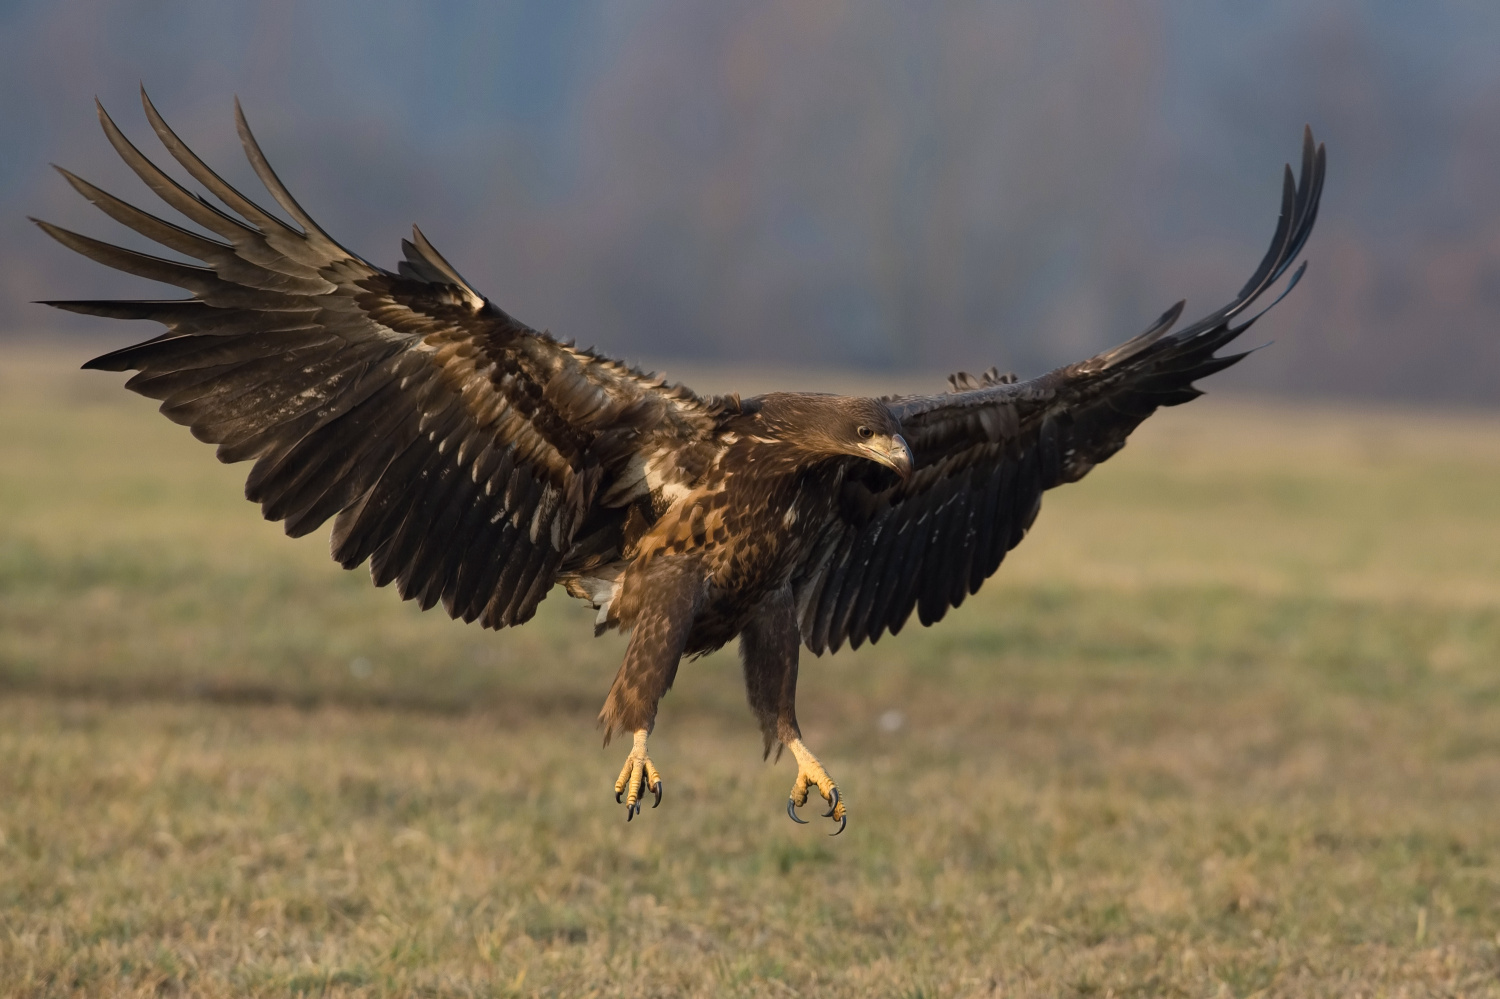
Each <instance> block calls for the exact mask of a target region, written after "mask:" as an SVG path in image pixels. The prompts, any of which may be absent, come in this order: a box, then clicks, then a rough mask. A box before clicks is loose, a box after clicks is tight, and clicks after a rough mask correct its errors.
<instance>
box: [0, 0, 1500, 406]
mask: <svg viewBox="0 0 1500 999" xmlns="http://www.w3.org/2000/svg"><path fill="white" fill-rule="evenodd" d="M1252 8H1253V9H1252ZM1496 52H1500V5H1492V4H1480V3H1473V2H1467V0H1434V2H1431V3H1428V4H1423V5H1412V4H1404V3H1400V2H1397V0H1365V2H1358V0H1315V2H1305V0H1304V2H1287V0H1274V2H1268V3H1262V4H1255V5H1248V4H1233V3H1222V4H1219V3H1214V4H1203V3H1196V2H1190V0H1142V2H1139V3H1134V4H1128V5H1127V4H1118V3H1109V2H1105V0H1077V2H1066V3H1050V2H1041V0H1036V2H1024V3H943V4H928V3H917V2H908V3H899V2H886V0H881V2H873V0H872V2H861V3H854V2H824V0H815V2H814V0H769V2H745V3H712V4H705V3H700V2H694V0H660V2H642V3H631V4H617V3H608V2H606V0H574V2H561V0H546V2H537V3H532V4H493V3H474V4H472V5H465V4H429V5H409V4H396V3H387V2H373V0H362V2H353V0H350V2H346V3H317V4H313V3H308V4H298V3H292V2H276V3H266V4H261V5H243V6H242V7H238V8H231V6H230V5H201V4H197V3H189V2H185V0H183V2H178V0H158V2H149V3H148V2H144V0H141V2H125V0H108V2H100V0H46V2H41V0H18V2H16V3H12V4H9V5H7V6H6V7H5V9H4V10H3V11H0V97H3V98H4V100H3V101H0V130H3V136H4V138H3V143H0V206H3V209H4V211H3V212H0V237H3V242H0V324H3V326H0V328H3V330H4V331H5V332H7V333H11V334H17V335H35V334H37V333H40V332H47V331H52V330H57V331H90V332H93V333H95V334H97V335H99V336H106V337H109V338H112V339H113V340H121V341H123V340H124V339H126V338H127V337H129V336H131V335H132V334H134V333H136V332H137V331H135V330H122V329H120V328H119V327H118V326H111V325H109V324H101V323H99V322H96V321H93V322H91V321H84V320H79V319H75V318H71V317H65V316H61V315H58V314H54V313H51V312H49V311H48V310H45V309H42V308H40V307H37V306H32V305H29V304H26V303H27V302H28V301H29V300H31V299H35V298H44V297H67V296H79V297H83V296H97V295H102V294H113V293H129V291H130V289H132V288H136V289H140V288H141V287H142V285H141V283H140V282H134V281H131V280H130V279H122V278H118V277H117V276H113V275H111V274H108V273H106V272H105V271H104V270H103V269H102V268H97V267H94V266H93V265H90V264H88V263H87V262H84V261H82V260H79V259H78V258H76V257H73V256H71V255H70V254H68V253H67V252H66V251H64V250H62V249H60V248H58V247H54V246H52V245H50V243H49V241H47V240H46V239H45V237H43V236H42V235H41V234H40V233H37V232H36V231H35V230H33V229H31V228H30V227H29V226H27V225H26V224H25V222H24V220H23V218H22V216H24V215H26V214H34V215H42V216H45V217H48V218H50V219H52V220H54V221H58V222H60V223H63V224H65V225H69V226H72V227H76V228H83V229H85V230H86V231H88V232H90V233H93V234H96V235H97V234H104V235H110V234H113V233H115V232H117V231H118V228H117V227H115V226H113V224H112V223H110V222H109V221H108V220H107V219H104V218H103V217H102V216H97V217H95V216H96V215H97V213H93V214H91V213H92V209H90V208H88V206H86V205H84V204H82V203H81V202H80V201H79V200H78V199H77V198H76V196H74V195H73V194H72V192H71V191H70V190H68V189H67V188H66V187H65V185H64V184H63V183H62V182H61V181H60V180H59V179H58V178H56V177H55V176H54V175H52V173H51V171H49V170H47V169H46V163H47V162H48V161H56V162H59V163H61V164H63V165H66V166H68V167H69V168H70V169H73V170H75V171H77V172H79V173H81V174H83V175H84V176H86V177H88V178H90V179H92V180H94V181H96V182H98V183H101V184H102V185H103V186H105V187H106V188H108V189H111V190H113V191H115V192H116V193H119V194H124V195H129V196H131V197H133V198H135V199H136V200H138V201H141V202H144V201H146V200H148V198H147V197H144V189H143V188H142V186H141V185H140V184H139V183H138V182H137V181H135V180H134V178H133V177H131V176H130V175H129V174H128V173H127V172H126V171H125V170H124V169H123V167H121V166H119V164H118V163H117V162H114V158H113V153H112V152H111V151H110V149H109V147H108V145H107V144H106V143H105V141H104V140H103V138H102V136H101V135H100V134H99V133H98V130H97V127H96V126H95V124H94V122H93V119H92V107H91V99H92V98H93V96H94V95H95V94H98V95H99V96H100V97H101V98H102V99H103V100H104V102H105V103H106V105H107V106H108V107H109V108H110V109H111V110H112V112H113V113H114V114H115V115H116V118H117V120H118V121H120V123H121V124H122V126H124V127H125V128H126V130H127V131H128V132H129V133H130V134H131V135H132V136H134V137H135V138H136V139H137V141H138V142H139V143H140V144H141V145H142V147H143V148H146V149H148V150H151V149H152V146H153V145H154V139H150V136H149V130H148V129H147V128H146V126H145V123H144V120H143V118H142V116H141V114H140V112H139V110H138V107H137V105H136V104H135V87H136V83H137V81H141V80H143V81H144V82H145V83H146V85H147V86H148V87H149V88H150V89H151V91H152V93H153V96H154V97H155V99H156V101H157V103H158V105H159V106H160V107H161V108H162V110H163V112H164V113H165V114H166V115H167V116H168V119H169V120H170V121H172V122H173V124H174V126H175V127H176V128H177V129H178V131H179V132H180V133H181V134H183V136H184V137H185V138H187V139H188V140H189V141H190V142H192V143H194V145H195V146H196V147H198V148H199V151H200V152H201V153H202V154H203V155H204V156H205V158H207V159H208V160H209V161H210V162H212V163H214V164H216V165H218V166H221V167H223V168H224V171H225V173H226V175H228V176H229V177H231V179H233V180H235V182H236V183H241V184H242V185H243V186H244V187H245V189H246V190H252V189H254V187H255V185H254V183H253V178H252V177H251V175H250V173H249V170H248V168H246V167H244V165H243V162H242V160H241V159H240V157H239V154H238V150H237V147H236V143H235V139H234V132H233V126H232V121H231V118H230V111H231V105H230V98H231V96H232V95H233V94H236V93H237V94H238V95H239V96H240V98H241V100H242V101H243V102H244V105H245V108H246V111H247V114H248V115H249V117H250V120H251V123H252V124H253V125H254V126H255V127H256V129H257V132H258V134H259V137H260V139H261V141H262V144H263V145H264V146H265V147H266V149H267V151H268V153H269V154H270V155H271V158H272V161H273V162H274V163H275V164H276V166H277V168H278V170H279V171H280V172H281V174H282V176H283V178H284V179H285V180H286V181H287V182H288V184H289V186H290V187H291V188H292V189H293V191H294V192H295V193H297V194H298V196H299V198H300V200H301V201H302V202H303V204H304V205H305V206H306V207H308V208H309V209H310V210H311V211H312V213H313V214H314V215H315V216H317V217H318V218H320V220H322V221H323V223H324V225H325V227H326V228H328V229H329V230H330V231H331V232H333V233H334V234H335V235H336V236H338V237H340V238H341V239H343V240H344V242H345V243H346V245H348V246H350V247H351V249H354V250H355V251H357V252H359V253H361V254H362V255H364V256H366V257H368V258H369V259H371V260H373V261H374V262H376V263H381V264H385V265H387V266H389V265H390V264H392V263H393V262H394V259H395V258H396V256H397V254H398V247H397V240H398V239H399V238H400V236H402V235H403V234H404V233H405V228H406V226H407V225H409V224H410V223H411V222H412V221H416V222H418V223H420V224H421V225H422V227H423V230H424V231H425V232H426V233H427V234H428V235H429V236H430V237H431V238H432V240H433V241H434V242H435V243H436V244H437V245H438V247H439V248H440V249H442V250H443V251H444V253H445V254H447V255H448V257H449V258H450V259H452V260H453V261H454V262H455V264H457V266H458V267H459V268H460V269H461V270H463V271H464V272H465V273H466V274H467V275H468V276H469V278H470V279H471V280H472V281H473V282H474V283H475V284H476V285H478V286H479V287H480V288H482V289H483V290H485V291H486V292H487V293H488V294H490V295H491V297H492V298H494V299H495V300H496V301H497V302H498V303H500V304H502V305H504V306H505V307H506V308H508V309H509V310H511V311H512V312H514V313H516V314H517V315H518V316H520V317H521V318H523V319H525V320H526V321H528V322H530V323H532V324H534V325H537V326H542V327H547V328H550V329H551V330H552V331H553V332H554V333H557V334H559V335H562V336H566V337H572V338H576V339H578V340H579V341H581V342H583V343H591V344H597V345H598V346H600V347H601V348H603V349H605V350H606V351H608V352H610V353H614V354H617V355H623V356H627V357H630V358H633V359H646V360H648V361H656V362H660V361H661V360H663V359H669V358H676V357H683V358H688V359H691V360H695V361H706V360H728V361H749V362H757V363H765V362H775V363H782V364H817V365H830V366H833V365H837V366H857V367H862V368H868V369H872V370H882V369H885V370H889V369H902V370H910V369H913V368H917V369H951V368H955V367H968V368H976V369H978V368H983V367H986V366H988V365H989V364H991V363H996V364H999V365H1000V366H1001V367H1004V368H1012V369H1014V370H1017V371H1019V372H1021V373H1023V374H1026V373H1035V372H1037V371H1039V370H1042V369H1044V368H1046V367H1049V366H1052V365H1054V364H1057V363H1061V362H1064V361H1067V360H1071V359H1073V358H1075V357H1077V356H1081V355H1082V354H1085V353H1087V352H1090V351H1093V350H1095V349H1097V348H1099V347H1102V346H1105V345H1106V344H1108V343H1111V342H1115V341H1118V340H1120V339H1123V338H1125V337H1127V336H1129V335H1131V334H1132V333H1134V332H1136V331H1137V329H1138V328H1140V327H1141V326H1143V325H1144V324H1145V323H1147V322H1148V321H1149V320H1150V319H1151V318H1153V317H1154V316H1155V315H1156V314H1157V313H1158V312H1160V311H1161V309H1163V308H1165V307H1166V306H1167V305H1169V304H1170V303H1171V302H1172V301H1173V300H1175V299H1176V298H1178V297H1181V296H1183V295H1186V296H1188V297H1189V300H1190V301H1189V312H1190V313H1192V312H1193V311H1194V310H1195V309H1197V310H1199V311H1202V310H1206V309H1209V308H1212V307H1214V306H1217V305H1218V304H1220V302H1221V301H1222V300H1224V299H1226V298H1227V297H1229V296H1230V295H1232V294H1233V292H1234V291H1235V290H1236V289H1237V288H1238V286H1239V285H1240V283H1241V282H1242V281H1243V280H1244V278H1245V277H1247V276H1248V273H1249V271H1250V270H1251V269H1252V268H1253V267H1254V264H1255V262H1256V261H1257V259H1258V258H1259V256H1260V253H1261V252H1262V250H1263V249H1264V244H1265V242H1266V241H1267V240H1268V239H1269V236H1270V233H1271V229H1272V228H1273V226H1274V223H1275V211H1276V207H1277V199H1278V194H1279V183H1280V175H1279V170H1280V167H1281V163H1282V162H1283V161H1284V160H1286V159H1288V158H1290V157H1292V156H1294V155H1295V154H1296V153H1297V150H1298V143H1299V140H1300V133H1301V127H1302V124H1303V123H1304V122H1310V123H1311V124H1312V126H1313V128H1314V129H1315V131H1316V132H1317V134H1318V136H1319V138H1320V139H1323V140H1325V141H1326V142H1327V143H1328V146H1329V155H1330V170H1329V181H1328V190H1327V194H1326V196H1325V199H1324V212H1323V215H1322V217H1321V219H1320V222H1319V226H1318V230H1317V232H1316V233H1315V234H1314V236H1313V240H1312V243H1311V246H1310V249H1309V253H1308V257H1309V259H1310V260H1311V262H1312V264H1311V270H1310V273H1309V276H1308V280H1307V281H1306V283H1305V285H1304V287H1303V288H1301V289H1299V290H1298V292H1297V293H1296V294H1294V295H1293V296H1292V297H1291V298H1290V299H1289V300H1287V301H1286V302H1285V303H1283V305H1282V306H1280V307H1279V309H1278V313H1277V315H1276V316H1275V319H1274V321H1272V322H1269V323H1267V332H1266V333H1265V334H1264V337H1263V338H1271V337H1273V336H1274V338H1275V340H1276V345H1275V347H1274V349H1272V350H1269V351H1265V352H1264V353H1262V354H1261V355H1260V356H1259V357H1257V358H1256V360H1255V362H1254V363H1252V364H1246V365H1241V366H1240V367H1239V368H1236V369H1235V370H1234V371H1233V372H1232V373H1229V374H1227V375H1226V376H1225V378H1224V381H1225V382H1226V383H1232V384H1235V385H1238V386H1240V387H1243V388H1249V389H1256V390H1262V391H1274V392H1284V393H1299V394H1321V395H1333V396H1342V397H1365V398H1397V399H1405V400H1427V401H1438V402H1447V403H1495V402H1500V387H1497V382H1500V59H1496V58H1495V53H1496ZM148 140H149V141H148ZM153 153H154V150H153ZM138 332H139V333H142V334H144V333H146V332H147V331H146V330H144V329H142V330H140V331H138ZM1253 339H1254V337H1252V340H1253Z"/></svg>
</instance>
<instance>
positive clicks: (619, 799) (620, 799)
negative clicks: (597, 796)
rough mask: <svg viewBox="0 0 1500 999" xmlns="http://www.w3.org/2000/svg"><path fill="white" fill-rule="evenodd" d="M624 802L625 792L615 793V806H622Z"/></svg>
mask: <svg viewBox="0 0 1500 999" xmlns="http://www.w3.org/2000/svg"><path fill="white" fill-rule="evenodd" d="M624 800H625V792H624V791H616V792H615V804H617V805H618V804H621V803H622V802H624Z"/></svg>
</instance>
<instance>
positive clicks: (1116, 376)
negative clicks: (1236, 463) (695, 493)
mask: <svg viewBox="0 0 1500 999" xmlns="http://www.w3.org/2000/svg"><path fill="white" fill-rule="evenodd" d="M1324 166H1325V154H1324V151H1323V147H1322V146H1321V145H1317V146H1315V145H1314V143H1313V138H1312V131H1311V130H1310V129H1308V130H1305V131H1304V135H1303V146H1302V165H1301V174H1300V180H1297V181H1294V180H1293V177H1292V171H1291V167H1290V166H1288V167H1287V168H1286V176H1285V183H1284V185H1283V195H1282V206H1281V217H1280V221H1279V223H1278V225H1277V228H1276V233H1275V236H1274V238H1273V239H1272V241H1271V248H1270V250H1269V251H1268V252H1267V253H1266V255H1265V258H1264V259H1263V260H1262V261H1261V263H1260V266H1259V267H1258V268H1257V269H1256V271H1255V273H1254V275H1253V276H1252V277H1251V278H1250V280H1249V281H1248V282H1247V283H1246V284H1245V286H1244V287H1243V288H1242V289H1241V290H1240V292H1239V294H1238V295H1237V296H1235V299H1234V301H1232V302H1230V303H1229V304H1228V305H1226V306H1224V307H1223V308H1221V309H1219V310H1218V311H1216V312H1214V313H1212V314H1210V315H1208V316H1205V317H1204V318H1203V319H1201V320H1199V321H1198V322H1195V323H1193V324H1192V325H1190V326H1186V327H1183V328H1182V329H1179V330H1176V331H1173V329H1172V327H1173V326H1174V325H1175V324H1176V322H1177V320H1178V318H1179V317H1180V316H1181V314H1182V308H1183V303H1181V302H1179V303H1177V304H1176V305H1174V306H1173V307H1172V308H1171V309H1169V310H1167V312H1166V313H1164V314H1163V315H1162V316H1161V318H1160V319H1158V320H1157V321H1156V322H1155V323H1153V324H1152V325H1151V327H1150V328H1149V329H1147V330H1146V331H1145V332H1143V333H1141V334H1140V335H1139V336H1137V337H1135V338H1133V339H1131V340H1129V341H1127V342H1126V343H1123V344H1121V345H1120V346H1118V347H1115V348H1114V349H1112V350H1108V351H1105V352H1104V353H1102V354H1099V355H1097V356H1095V357H1092V358H1089V359H1088V360H1086V361H1081V362H1078V363H1076V364H1070V365H1068V366H1066V367H1063V368H1059V369H1057V370H1055V371H1052V372H1050V373H1048V374H1045V375H1042V376H1041V377H1039V378H1035V379H1032V380H1030V381H1026V382H1019V383H1017V382H1015V381H1014V379H1013V378H1011V377H1009V376H1006V377H1002V376H999V375H997V374H995V373H994V371H993V369H992V370H991V372H990V373H989V374H987V375H986V376H984V377H983V378H979V379H976V378H974V377H973V376H970V375H963V374H961V375H955V376H954V377H953V378H952V379H950V382H952V385H953V391H952V392H949V393H945V394H942V395H936V396H908V397H902V398H893V399H888V400H886V401H887V403H888V405H889V406H890V409H891V411H892V413H894V414H895V416H896V417H897V419H898V420H900V422H901V426H902V433H903V435H904V436H905V438H906V440H907V443H908V444H909V445H910V446H911V449H912V452H913V455H914V456H915V467H914V470H913V474H912V476H911V478H910V479H909V480H908V481H906V482H904V483H901V484H899V485H891V484H890V479H889V477H888V476H887V475H885V474H884V473H883V471H880V470H876V471H873V472H871V473H867V472H866V471H865V470H857V471H856V472H855V473H854V476H853V477H851V478H850V479H848V480H847V481H846V482H845V484H844V487H843V493H842V495H841V496H840V504H839V512H838V514H837V516H835V517H834V518H833V519H832V520H831V521H830V523H829V524H828V525H827V527H826V528H825V529H824V531H823V532H822V534H821V536H820V539H819V541H818V543H817V544H816V545H814V546H813V547H812V549H811V552H810V555H809V556H808V557H807V558H805V559H804V560H803V562H802V563H801V565H800V567H799V569H798V572H797V575H796V577H795V579H794V589H795V592H796V595H797V609H798V619H799V622H800V626H801V631H802V637H803V641H804V642H806V644H807V646H808V648H810V649H812V650H813V651H814V652H817V653H821V652H823V650H825V649H831V650H837V649H838V648H839V646H840V645H842V644H843V643H844V642H845V641H848V642H849V643H850V644H851V645H852V646H853V647H856V648H857V647H858V646H859V645H860V644H861V643H862V642H864V641H866V640H869V641H872V642H873V641H875V640H877V639H878V638H879V637H880V636H881V634H883V633H884V632H885V631H887V630H889V631H891V632H892V633H894V632H897V631H900V629H901V627H902V625H903V624H905V623H906V621H907V619H908V618H909V617H910V615H911V612H912V611H913V610H916V611H917V615H918V618H919V620H920V621H921V622H922V624H924V625H928V624H932V623H933V622H934V621H937V620H939V619H940V618H942V616H943V615H944V614H945V613H947V611H948V608H950V607H957V606H958V605H959V604H961V603H962V602H963V600H964V598H965V597H966V596H968V595H969V594H971V593H974V592H976V591H977V590H978V589H979V587H980V584H982V583H983V582H984V580H985V579H987V578H988V577H989V576H990V575H992V574H993V573H994V572H995V570H996V569H997V568H999V566H1000V563H1001V561H1002V560H1003V559H1004V558H1005V555H1006V553H1007V552H1009V551H1010V550H1011V549H1012V548H1014V547H1015V546H1016V545H1017V544H1018V543H1019V542H1020V541H1021V538H1022V537H1024V536H1025V533H1026V531H1027V530H1028V529H1029V528H1030V526H1031V524H1032V522H1033V521H1034V520H1035V519H1036V515H1037V512H1038V510H1039V509H1040V506H1041V498H1042V493H1043V492H1044V491H1045V490H1047V489H1050V488H1052V487H1053V486H1057V485H1061V484H1062V483H1064V482H1075V481H1077V480H1078V479H1080V478H1082V477H1083V476H1084V475H1085V474H1087V473H1088V471H1089V469H1091V468H1093V467H1094V466H1095V465H1097V464H1098V463H1099V462H1101V461H1103V460H1105V459H1106V458H1108V457H1109V456H1110V455H1112V454H1114V453H1115V452H1116V451H1118V450H1120V448H1122V447H1123V446H1124V444H1125V438H1126V437H1127V436H1128V435H1129V434H1130V432H1131V431H1132V430H1134V429H1135V428H1136V426H1138V425H1139V424H1140V423H1141V421H1142V420H1144V419H1146V417H1148V416H1150V415H1151V414H1152V413H1153V412H1154V411H1155V410H1156V408H1157V407H1158V406H1175V405H1178V404H1180V403H1184V402H1187V401H1189V400H1190V399H1193V398H1196V397H1197V396H1198V395H1200V394H1201V393H1200V392H1199V391H1198V390H1197V389H1196V388H1194V387H1193V384H1192V383H1193V382H1194V381H1195V380H1197V379H1199V378H1203V377H1205V376H1207V375H1210V374H1212V373H1214V372H1215V371H1219V370H1221V369H1223V368H1226V367H1228V366H1229V365H1231V364H1234V363H1235V362H1236V361H1238V360H1240V359H1241V358H1242V357H1244V356H1245V354H1244V353H1241V354H1229V355H1224V356H1215V352H1216V351H1217V350H1218V349H1219V348H1220V347H1222V346H1224V345H1225V344H1227V343H1229V342H1230V341H1231V340H1233V339H1234V338H1235V337H1237V336H1238V335H1239V334H1241V333H1243V332H1244V331H1245V330H1246V329H1248V328H1249V327H1250V325H1251V324H1252V323H1253V322H1254V321H1255V320H1256V319H1257V318H1259V316H1260V315H1261V314H1262V313H1263V312H1264V311H1265V310H1262V313H1256V314H1255V315H1252V316H1250V317H1249V318H1246V319H1243V320H1242V321H1240V322H1239V323H1238V325H1235V321H1236V320H1237V319H1239V318H1240V317H1241V316H1242V315H1243V314H1244V313H1245V312H1246V310H1247V309H1249V307H1250V306H1251V304H1252V303H1253V302H1255V301H1256V299H1257V298H1259V297H1260V296H1261V295H1262V294H1264V293H1265V292H1266V291H1267V290H1268V289H1269V288H1271V287H1272V286H1273V285H1275V284H1276V282H1277V281H1278V280H1279V279H1280V278H1281V277H1282V276H1283V275H1284V274H1285V273H1286V271H1287V269H1288V268H1289V267H1290V266H1291V265H1292V263H1293V262H1294V261H1295V259H1296V257H1297V255H1298V254H1299V253H1300V252H1301V250H1302V247H1303V245H1304V243H1305V242H1306V241H1307V237H1308V235H1309V233H1310V232H1311V230H1312V225H1313V221H1314V220H1315V219H1316V217H1317V211H1318V199H1319V196H1320V195H1321V193H1322V189H1323V174H1324ZM1305 267H1306V265H1305V264H1304V265H1303V267H1302V268H1299V269H1298V270H1297V272H1296V273H1295V274H1294V275H1293V276H1292V278H1291V280H1290V281H1289V282H1288V283H1287V287H1286V289H1285V290H1284V291H1283V292H1282V295H1285V294H1286V292H1287V291H1290V290H1291V288H1292V286H1294V285H1295V284H1296V283H1297V280H1298V279H1299V278H1300V277H1301V276H1302V271H1303V269H1305ZM1276 301H1280V297H1278V298H1277V299H1276ZM1271 304H1272V305H1274V304H1275V301H1273V302H1272V303H1271ZM1267 308H1269V306H1267ZM1246 353H1248V351H1247V352H1246Z"/></svg>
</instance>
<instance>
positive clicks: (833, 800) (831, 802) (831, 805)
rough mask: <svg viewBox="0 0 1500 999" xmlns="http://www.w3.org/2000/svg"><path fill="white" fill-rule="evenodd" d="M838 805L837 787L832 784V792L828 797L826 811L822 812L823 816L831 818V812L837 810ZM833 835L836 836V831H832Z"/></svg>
mask: <svg viewBox="0 0 1500 999" xmlns="http://www.w3.org/2000/svg"><path fill="white" fill-rule="evenodd" d="M838 807H839V789H838V786H837V785H834V788H833V794H832V796H831V797H829V799H828V811H826V812H824V813H823V818H825V819H831V818H833V813H834V812H836V811H838ZM834 835H835V836H837V835H838V833H834Z"/></svg>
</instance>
